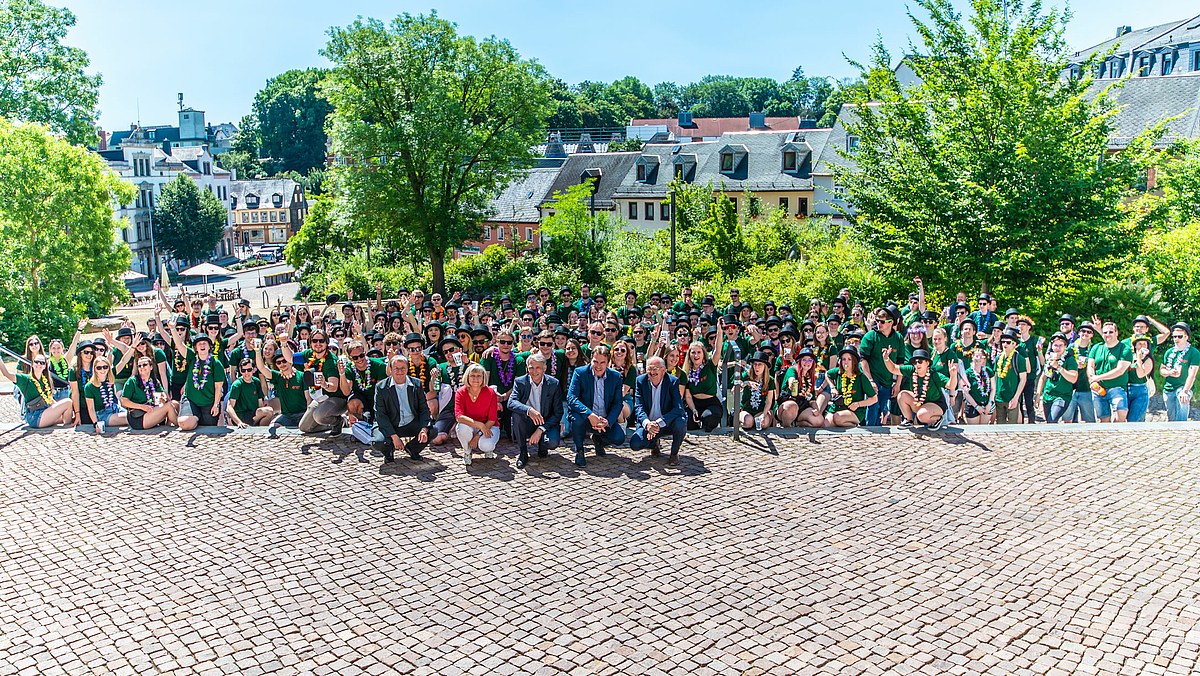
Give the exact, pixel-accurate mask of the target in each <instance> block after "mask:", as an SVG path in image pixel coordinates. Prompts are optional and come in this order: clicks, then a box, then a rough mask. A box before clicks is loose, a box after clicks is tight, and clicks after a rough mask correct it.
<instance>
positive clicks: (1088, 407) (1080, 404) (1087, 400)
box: [1061, 392, 1096, 423]
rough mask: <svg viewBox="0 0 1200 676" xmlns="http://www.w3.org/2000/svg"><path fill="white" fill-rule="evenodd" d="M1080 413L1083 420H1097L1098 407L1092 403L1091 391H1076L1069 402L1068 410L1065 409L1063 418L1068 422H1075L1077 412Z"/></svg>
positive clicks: (1091, 421) (1092, 421)
mask: <svg viewBox="0 0 1200 676" xmlns="http://www.w3.org/2000/svg"><path fill="white" fill-rule="evenodd" d="M1076 412H1078V413H1079V418H1080V420H1081V421H1082V422H1090V423H1094V422H1096V408H1095V407H1094V406H1093V405H1092V393H1091V392H1076V393H1075V394H1074V395H1072V396H1071V401H1070V402H1068V403H1067V410H1065V411H1063V415H1062V418H1061V419H1062V420H1066V421H1067V422H1075V413H1076Z"/></svg>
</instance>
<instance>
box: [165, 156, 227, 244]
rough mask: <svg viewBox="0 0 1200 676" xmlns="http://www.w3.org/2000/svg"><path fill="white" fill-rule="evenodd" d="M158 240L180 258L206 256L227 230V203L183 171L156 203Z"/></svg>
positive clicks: (168, 185)
mask: <svg viewBox="0 0 1200 676" xmlns="http://www.w3.org/2000/svg"><path fill="white" fill-rule="evenodd" d="M153 218H154V231H155V236H156V237H157V238H158V241H157V244H158V246H159V247H160V248H161V249H163V250H164V251H169V252H171V256H172V257H173V258H175V260H178V261H184V262H187V263H190V262H192V261H199V260H205V259H207V258H209V257H210V256H212V251H213V249H214V248H216V246H217V242H219V241H221V236H222V235H223V234H225V222H226V220H227V219H228V214H227V212H226V211H225V205H223V204H221V200H219V199H217V197H216V195H213V194H212V193H211V192H209V191H207V190H201V189H200V187H199V186H197V185H196V183H195V182H194V181H192V179H190V178H188V177H187V175H185V174H180V175H178V176H176V177H175V178H174V179H172V180H171V182H170V183H167V184H166V185H164V186H163V188H162V194H161V195H160V196H159V198H158V202H157V203H156V204H155V205H154V216H153Z"/></svg>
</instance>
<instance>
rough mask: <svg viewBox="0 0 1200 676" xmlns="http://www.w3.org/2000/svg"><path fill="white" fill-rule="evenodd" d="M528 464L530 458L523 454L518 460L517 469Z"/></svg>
mask: <svg viewBox="0 0 1200 676" xmlns="http://www.w3.org/2000/svg"><path fill="white" fill-rule="evenodd" d="M527 462H529V456H528V455H525V454H524V453H522V454H521V457H519V458H517V469H521V468H522V467H524V466H525V463H527Z"/></svg>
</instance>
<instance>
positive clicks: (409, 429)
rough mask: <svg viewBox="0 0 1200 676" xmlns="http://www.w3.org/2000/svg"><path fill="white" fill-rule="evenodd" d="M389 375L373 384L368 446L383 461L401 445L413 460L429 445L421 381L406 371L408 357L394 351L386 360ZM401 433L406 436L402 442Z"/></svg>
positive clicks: (389, 460)
mask: <svg viewBox="0 0 1200 676" xmlns="http://www.w3.org/2000/svg"><path fill="white" fill-rule="evenodd" d="M388 370H389V372H390V373H391V376H390V377H388V378H387V379H385V380H382V381H380V382H379V384H377V385H376V386H375V425H374V428H373V429H372V430H371V446H372V448H374V449H375V450H376V451H379V452H380V453H381V454H382V455H383V461H384V462H385V463H390V462H395V453H396V450H397V449H400V448H403V449H404V450H405V451H406V452H407V453H408V457H410V458H412V459H413V460H419V459H420V458H421V451H422V450H423V449H424V448H425V447H426V446H427V445H429V404H428V403H427V402H426V401H425V391H424V389H422V387H421V382H420V381H419V380H417V379H416V378H410V377H409V375H408V357H405V356H404V355H400V354H398V355H395V356H393V357H392V358H391V361H389V362H388ZM402 437H410V439H409V441H408V442H407V443H402Z"/></svg>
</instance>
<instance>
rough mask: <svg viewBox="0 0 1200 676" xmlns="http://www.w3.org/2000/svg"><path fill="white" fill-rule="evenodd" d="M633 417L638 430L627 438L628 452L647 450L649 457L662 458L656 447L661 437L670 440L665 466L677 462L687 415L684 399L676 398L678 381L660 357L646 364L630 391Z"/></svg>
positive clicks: (685, 432) (653, 358)
mask: <svg viewBox="0 0 1200 676" xmlns="http://www.w3.org/2000/svg"><path fill="white" fill-rule="evenodd" d="M633 414H634V416H636V420H637V429H635V430H634V432H633V435H632V436H630V437H629V450H631V451H640V450H642V449H645V448H649V449H650V455H652V456H655V457H657V456H658V455H660V454H661V449H660V447H659V444H660V442H661V440H662V438H663V437H664V436H670V437H671V455H669V456H668V457H667V464H668V465H675V464H677V463H678V462H679V447H680V446H682V445H683V438H684V436H685V435H686V434H687V415H686V413H685V411H684V408H683V397H681V396H680V394H679V379H678V378H676V377H675V376H673V375H671V374H669V373H667V364H666V362H664V361H663V359H662V357H651V358H650V359H648V360H647V361H646V373H645V374H643V375H640V376H638V377H637V381H636V383H635V385H634V388H633Z"/></svg>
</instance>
